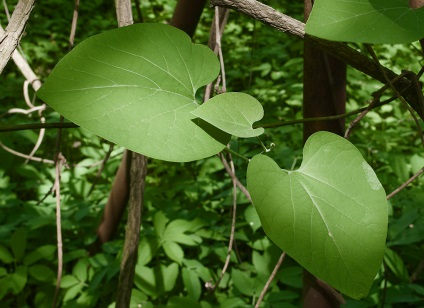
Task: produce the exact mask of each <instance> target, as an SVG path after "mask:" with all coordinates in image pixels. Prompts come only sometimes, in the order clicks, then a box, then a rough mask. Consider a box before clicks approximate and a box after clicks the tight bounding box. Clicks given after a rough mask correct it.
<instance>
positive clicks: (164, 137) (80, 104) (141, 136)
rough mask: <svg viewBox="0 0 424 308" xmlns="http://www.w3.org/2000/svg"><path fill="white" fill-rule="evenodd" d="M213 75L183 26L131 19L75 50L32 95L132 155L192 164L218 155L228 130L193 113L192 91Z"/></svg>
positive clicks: (207, 57)
mask: <svg viewBox="0 0 424 308" xmlns="http://www.w3.org/2000/svg"><path fill="white" fill-rule="evenodd" d="M218 73H219V62H218V60H217V58H216V56H215V55H214V53H213V52H212V51H211V50H210V49H209V48H207V47H206V46H203V45H195V44H192V43H191V41H190V38H189V37H188V36H187V35H186V34H185V33H184V32H182V31H181V30H178V29H176V28H173V27H171V26H168V25H164V24H136V25H132V26H128V27H123V28H119V29H115V30H112V31H108V32H105V33H102V34H99V35H95V36H93V37H91V38H89V39H87V40H85V41H83V42H82V43H80V44H79V45H78V46H77V47H76V48H74V49H73V50H72V51H71V52H70V53H69V54H68V55H67V56H65V57H64V58H63V59H62V60H61V61H60V62H59V63H58V64H57V66H56V68H55V69H54V70H53V72H52V73H51V75H50V76H49V78H48V79H47V81H46V83H45V84H44V86H43V87H42V88H41V89H40V90H39V91H38V92H37V95H38V96H39V97H40V98H41V99H43V100H44V101H45V102H46V103H47V104H49V105H50V106H51V107H52V108H54V109H55V110H56V111H58V112H59V113H61V114H62V115H63V116H64V117H65V118H67V119H69V120H70V121H72V122H74V123H76V124H78V125H80V126H81V127H84V128H86V129H88V130H90V131H92V132H93V133H95V134H97V135H99V136H101V137H103V138H105V139H107V140H110V141H112V142H114V143H117V144H119V145H121V146H124V147H126V148H128V149H130V150H133V151H135V152H139V153H142V154H144V155H147V156H150V157H153V158H157V159H163V160H168V161H192V160H197V159H201V158H205V157H208V156H211V155H214V154H216V153H218V152H220V151H221V150H222V149H223V148H224V147H225V145H226V144H227V143H228V141H229V139H230V135H228V134H227V133H225V132H223V131H221V130H219V129H217V128H216V127H213V126H212V125H210V124H208V123H204V121H202V120H200V119H196V118H195V116H194V115H192V114H191V111H193V110H195V109H196V108H197V107H198V106H199V104H198V103H197V102H196V99H195V93H196V91H197V89H199V88H200V87H201V86H204V85H206V84H207V83H209V82H211V81H213V80H214V79H215V78H216V76H217V75H218Z"/></svg>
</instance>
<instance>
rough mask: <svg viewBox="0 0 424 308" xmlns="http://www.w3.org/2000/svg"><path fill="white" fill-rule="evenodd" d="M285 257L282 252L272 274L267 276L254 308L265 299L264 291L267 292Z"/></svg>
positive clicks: (257, 307)
mask: <svg viewBox="0 0 424 308" xmlns="http://www.w3.org/2000/svg"><path fill="white" fill-rule="evenodd" d="M285 256H286V253H285V252H283V253H282V254H281V256H280V258H279V259H278V261H277V264H276V265H275V267H274V269H273V270H272V273H271V275H270V276H269V278H268V280H267V282H266V284H265V286H264V288H263V290H262V292H261V295H260V296H259V298H258V301H257V302H256V305H255V308H259V306H260V305H261V303H262V301H263V299H264V297H265V294H266V291H268V289H269V286H270V285H271V282H272V281H273V280H274V277H275V275H277V272H278V270H279V269H280V266H281V264H282V263H283V260H284V258H285Z"/></svg>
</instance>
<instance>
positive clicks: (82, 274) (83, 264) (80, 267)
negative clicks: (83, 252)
mask: <svg viewBox="0 0 424 308" xmlns="http://www.w3.org/2000/svg"><path fill="white" fill-rule="evenodd" d="M87 269H88V261H87V259H81V260H79V261H78V262H77V264H75V266H74V268H73V269H72V274H74V276H75V277H76V278H77V279H78V280H79V281H80V282H85V281H86V280H87Z"/></svg>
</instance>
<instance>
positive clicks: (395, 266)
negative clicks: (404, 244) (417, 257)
mask: <svg viewBox="0 0 424 308" xmlns="http://www.w3.org/2000/svg"><path fill="white" fill-rule="evenodd" d="M384 262H385V264H386V265H387V267H388V268H390V270H391V271H392V273H393V274H395V276H396V277H397V278H398V279H399V280H400V281H402V282H404V283H408V282H409V281H410V279H409V274H408V269H407V268H406V266H405V263H403V260H402V258H401V257H400V256H399V255H398V254H397V253H396V252H395V251H393V250H391V249H390V248H386V251H385V254H384Z"/></svg>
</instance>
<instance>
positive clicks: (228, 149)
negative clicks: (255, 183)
mask: <svg viewBox="0 0 424 308" xmlns="http://www.w3.org/2000/svg"><path fill="white" fill-rule="evenodd" d="M224 151H225V152H227V153H230V154H232V155H234V156H237V157H238V158H240V159H242V160H244V161H245V162H247V163H248V162H249V161H250V159H249V158H247V157H244V156H243V155H241V154H239V153H237V152H236V151H233V150H231V149H230V148H229V147H225V148H224Z"/></svg>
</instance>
